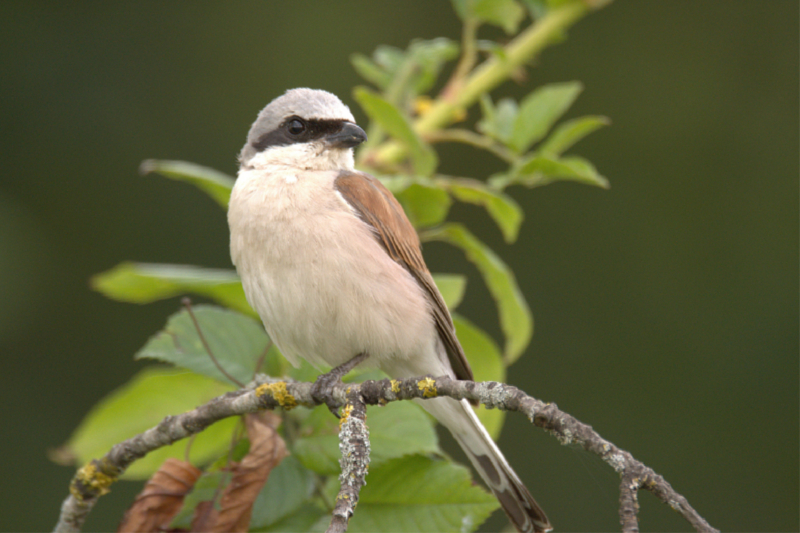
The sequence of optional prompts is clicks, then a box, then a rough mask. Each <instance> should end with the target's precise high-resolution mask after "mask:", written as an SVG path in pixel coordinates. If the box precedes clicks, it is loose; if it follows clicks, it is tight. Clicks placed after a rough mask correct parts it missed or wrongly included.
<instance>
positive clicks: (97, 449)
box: [65, 367, 239, 479]
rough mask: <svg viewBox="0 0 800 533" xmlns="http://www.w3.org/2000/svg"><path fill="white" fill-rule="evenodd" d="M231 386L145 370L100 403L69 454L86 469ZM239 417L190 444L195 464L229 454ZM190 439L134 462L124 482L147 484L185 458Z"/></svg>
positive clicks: (73, 439)
mask: <svg viewBox="0 0 800 533" xmlns="http://www.w3.org/2000/svg"><path fill="white" fill-rule="evenodd" d="M229 390H231V387H230V386H228V385H225V384H223V383H220V382H219V381H217V380H213V379H210V378H207V377H204V376H199V375H197V374H193V373H190V372H186V371H183V370H175V369H171V368H163V367H151V368H145V369H144V370H142V371H140V372H139V373H138V374H136V375H135V376H134V377H133V378H131V380H130V381H128V383H126V384H125V385H123V386H122V387H120V388H118V389H117V390H115V391H113V392H112V393H110V394H109V395H108V396H106V397H105V398H103V399H102V400H101V401H100V402H98V403H97V404H96V405H95V406H94V407H93V408H92V410H91V411H90V412H89V414H87V415H86V417H85V418H84V419H83V420H82V421H81V423H80V425H79V426H78V428H77V429H76V430H75V432H74V433H73V434H72V436H71V437H70V439H69V441H68V442H67V443H66V445H65V448H66V453H67V454H72V455H74V456H75V462H76V463H78V464H84V463H86V462H88V461H90V460H91V459H97V458H100V457H102V456H103V455H104V454H105V453H106V452H108V451H109V450H110V449H111V447H112V446H114V445H115V444H119V443H120V442H122V441H124V440H126V439H129V438H131V437H133V436H135V435H138V434H139V433H142V432H144V431H146V430H148V429H150V428H151V427H154V426H156V425H157V424H158V423H159V422H161V420H162V419H163V418H164V417H165V416H167V415H177V414H180V413H184V412H186V411H190V410H191V409H194V408H195V407H197V406H198V405H201V404H204V403H206V402H207V401H209V400H211V399H212V398H215V397H217V396H220V395H222V394H225V393H226V392H228V391H229ZM238 421H239V419H238V417H232V418H227V419H225V420H221V421H219V422H217V423H216V424H213V425H212V426H209V427H208V428H206V429H205V430H203V431H202V432H201V433H199V434H198V435H196V436H195V437H194V438H193V439H192V440H191V449H190V454H189V457H190V459H191V461H192V463H194V464H202V463H206V462H210V461H212V460H214V459H215V458H216V457H218V456H219V455H220V454H222V453H224V452H225V451H226V450H227V449H228V448H229V447H230V443H231V433H232V431H233V429H234V428H235V426H236V424H237V423H238ZM189 440H190V439H183V440H181V441H178V442H176V443H174V444H172V445H170V446H166V447H164V448H159V449H158V450H155V451H153V452H150V453H149V454H147V455H146V456H145V457H143V458H142V459H139V460H138V461H136V462H134V463H133V464H132V465H131V466H130V467H129V468H128V470H127V471H126V472H125V473H124V474H123V478H125V479H147V478H149V477H150V476H151V475H152V474H153V473H154V472H155V471H156V470H158V468H159V467H160V466H161V463H163V462H164V460H166V459H167V458H168V457H175V458H178V459H183V458H184V457H185V453H186V446H187V443H188V442H189Z"/></svg>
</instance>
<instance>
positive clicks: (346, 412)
mask: <svg viewBox="0 0 800 533" xmlns="http://www.w3.org/2000/svg"><path fill="white" fill-rule="evenodd" d="M352 412H353V406H352V405H350V404H349V403H348V404H347V405H345V406H344V407H342V412H341V415H340V418H339V431H341V429H342V424H344V423H345V421H346V420H347V419H348V418H350V413H352Z"/></svg>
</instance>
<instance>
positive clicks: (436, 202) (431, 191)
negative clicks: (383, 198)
mask: <svg viewBox="0 0 800 533" xmlns="http://www.w3.org/2000/svg"><path fill="white" fill-rule="evenodd" d="M395 196H396V197H397V199H398V201H399V202H400V203H401V204H402V205H403V210H404V211H405V212H406V215H407V216H408V218H409V220H410V221H411V223H412V224H413V225H414V226H415V227H418V228H420V227H426V226H435V225H436V224H439V223H440V222H442V221H443V220H444V219H445V218H446V217H447V213H448V212H449V211H450V206H451V205H452V203H453V201H452V200H451V199H450V196H449V195H448V194H447V193H446V192H445V191H443V190H442V189H441V188H439V187H434V186H432V185H428V184H423V183H420V182H416V183H412V184H411V185H409V186H408V187H406V188H405V189H404V190H403V191H400V192H398V193H396V194H395Z"/></svg>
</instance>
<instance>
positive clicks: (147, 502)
mask: <svg viewBox="0 0 800 533" xmlns="http://www.w3.org/2000/svg"><path fill="white" fill-rule="evenodd" d="M201 473H202V472H201V471H200V470H199V469H198V468H195V467H194V466H192V465H191V464H190V463H187V462H184V461H180V460H178V459H174V458H170V459H167V460H166V461H164V463H163V464H162V465H161V468H159V469H158V471H157V472H156V473H155V474H153V476H152V477H151V478H150V480H149V481H148V482H147V483H146V484H145V486H144V489H143V490H142V492H141V493H139V495H138V496H137V497H136V500H134V502H133V504H132V505H131V506H130V508H129V509H128V510H127V511H126V512H125V516H123V517H122V522H121V523H120V524H119V527H118V528H117V532H118V533H120V532H124V531H135V532H144V531H164V530H166V529H168V528H169V524H170V522H171V521H172V518H173V517H174V516H175V515H176V514H178V511H180V510H181V506H182V505H183V498H184V496H186V495H187V494H188V493H189V492H190V491H191V490H192V487H194V484H195V482H196V481H197V479H198V478H199V477H200V474H201Z"/></svg>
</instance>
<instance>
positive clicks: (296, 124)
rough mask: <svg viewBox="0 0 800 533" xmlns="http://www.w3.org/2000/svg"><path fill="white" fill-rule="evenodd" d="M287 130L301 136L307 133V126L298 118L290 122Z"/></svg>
mask: <svg viewBox="0 0 800 533" xmlns="http://www.w3.org/2000/svg"><path fill="white" fill-rule="evenodd" d="M286 129H287V130H288V131H289V133H291V134H292V135H300V134H301V133H303V132H304V131H306V125H305V123H304V122H303V121H302V120H300V119H297V118H296V119H293V120H290V121H289V123H288V124H287V125H286Z"/></svg>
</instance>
